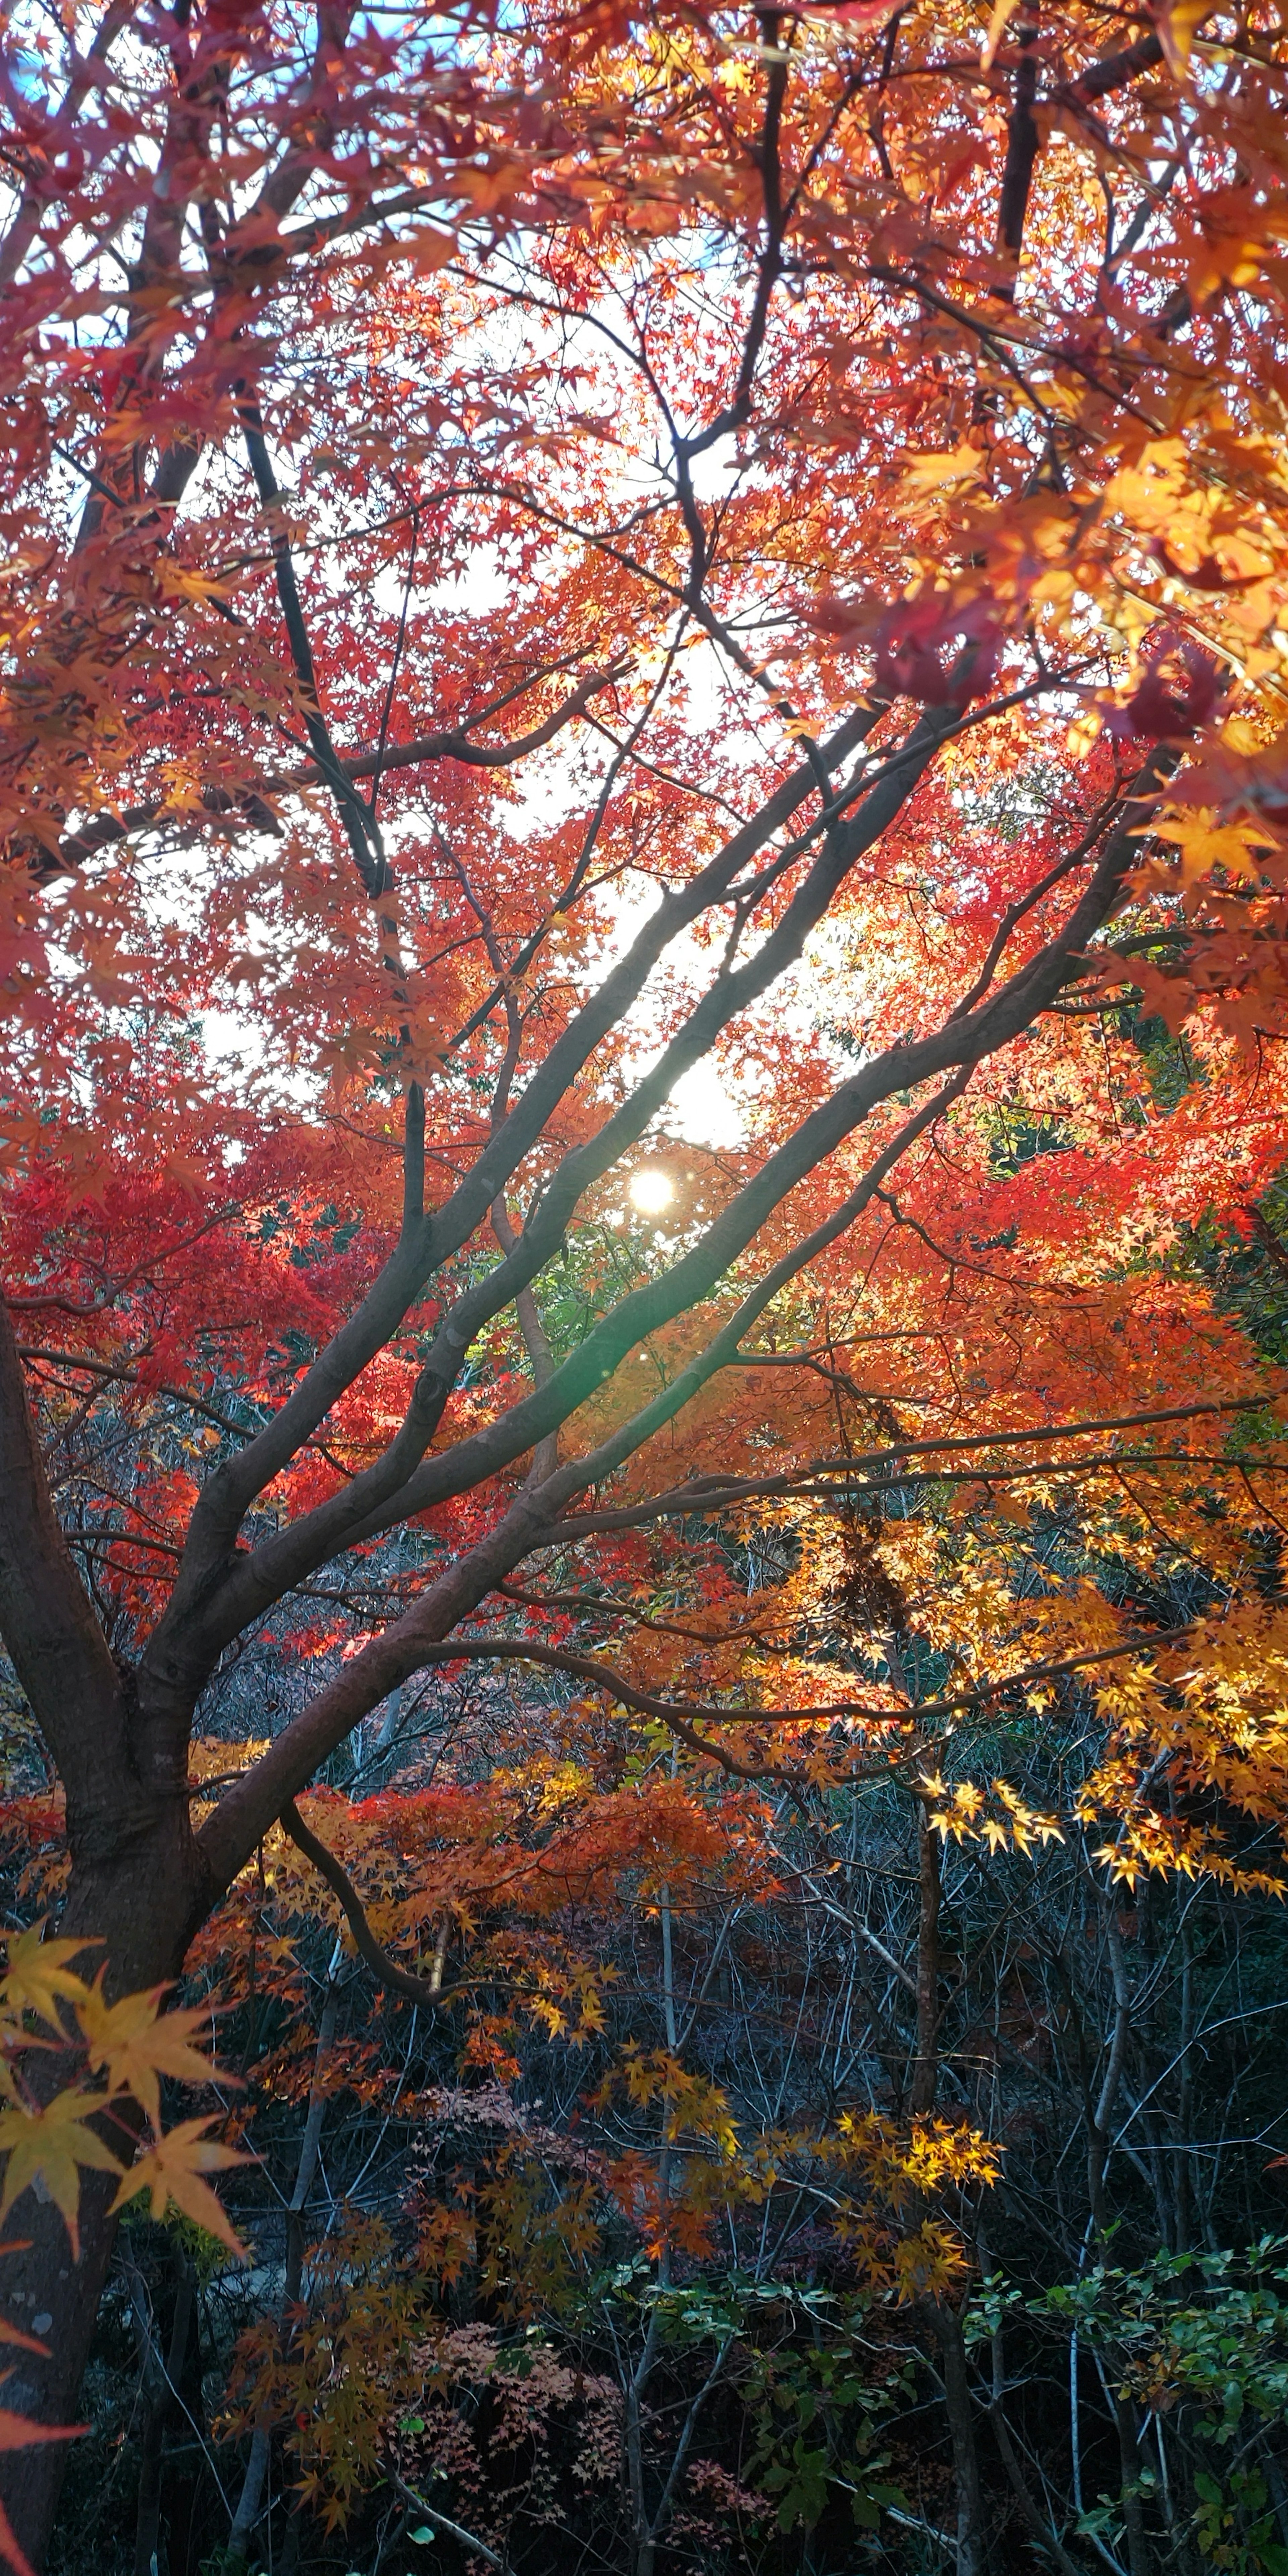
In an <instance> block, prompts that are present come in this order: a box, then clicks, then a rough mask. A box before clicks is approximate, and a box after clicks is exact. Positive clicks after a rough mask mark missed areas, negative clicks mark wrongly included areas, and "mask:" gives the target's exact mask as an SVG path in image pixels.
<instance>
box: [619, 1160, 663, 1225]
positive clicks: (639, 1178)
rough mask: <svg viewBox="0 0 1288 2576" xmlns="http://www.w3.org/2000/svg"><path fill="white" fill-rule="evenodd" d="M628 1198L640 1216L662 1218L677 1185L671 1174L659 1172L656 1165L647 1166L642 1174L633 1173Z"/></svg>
mask: <svg viewBox="0 0 1288 2576" xmlns="http://www.w3.org/2000/svg"><path fill="white" fill-rule="evenodd" d="M627 1196H628V1197H629V1199H630V1203H631V1206H632V1207H633V1208H635V1209H636V1210H637V1211H638V1213H639V1215H640V1216H660V1215H661V1214H662V1211H663V1209H664V1208H668V1207H669V1206H670V1204H671V1201H672V1199H673V1198H674V1196H675V1183H674V1181H673V1180H672V1178H671V1175H670V1173H669V1172H663V1171H659V1170H658V1168H657V1166H656V1164H651V1165H646V1167H645V1169H644V1170H643V1171H642V1172H634V1173H632V1175H631V1179H630V1182H629V1184H628V1189H627Z"/></svg>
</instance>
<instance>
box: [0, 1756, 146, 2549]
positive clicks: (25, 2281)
mask: <svg viewBox="0 0 1288 2576" xmlns="http://www.w3.org/2000/svg"><path fill="white" fill-rule="evenodd" d="M174 1810H175V1802H173V1801H171V1802H170V1812H169V1814H164V1813H163V1815H162V1816H161V1817H160V1818H159V1819H158V1820H157V1828H156V1830H155V1831H154V1832H153V1834H152V1835H150V1836H148V1837H144V1836H143V1835H139V1836H138V1838H137V1840H135V1841H134V1843H133V1847H132V1848H131V1849H130V1850H129V1852H128V1854H127V1855H126V1857H125V1859H124V1862H123V1864H122V1865H121V1866H119V1867H118V1868H116V1869H114V1870H108V1869H104V1868H98V1869H95V1868H87V1867H84V1866H77V1864H76V1862H75V1861H73V1869H72V1877H71V1883H70V1887H69V1892H68V1899H67V1904H66V1907H65V1909H64V1912H63V1914H62V1916H61V1918H60V1920H59V1924H58V1930H59V1932H60V1934H63V1935H67V1936H69V1937H70V1936H72V1935H74V1934H75V1933H77V1932H80V1931H84V1932H85V1934H86V1936H87V1937H88V1936H89V1934H90V1933H91V1931H93V1932H95V1933H97V1934H98V1935H99V1936H100V1938H101V1939H102V1940H103V1942H104V1945H105V1950H106V1958H107V1984H108V1991H109V1993H111V1994H113V1995H121V1994H132V1993H135V1992H137V1991H138V1990H139V1989H140V1988H141V1987H148V1986H155V1985H160V1984H162V1983H163V1982H165V1981H166V1980H168V1979H170V1978H172V1977H174V1976H176V1975H177V1974H178V1971H179V1969H180V1967H181V1965H182V1961H183V1953H184V1950H185V1947H186V1945H187V1940H188V1935H189V1924H190V1921H191V1906H192V1871H191V1866H190V1864H189V1866H188V1867H187V1868H185V1866H184V1859H185V1854H184V1849H183V1847H184V1845H188V1847H189V1849H190V1837H189V1835H188V1816H187V1805H186V1800H185V1802H184V1805H183V1808H182V1810H181V1811H180V1817H179V1830H178V1832H177V1833H176V1831H175V1825H174ZM101 1955H102V1954H101V1953H97V1952H95V1951H93V1950H90V1951H88V1952H87V1954H86V1961H85V1965H86V1967H87V1969H88V1970H90V1972H92V1971H93V1967H94V1962H95V1960H96V1958H97V1957H99V1956H101ZM81 2063H82V2061H81V2059H80V2057H79V2052H76V2053H73V2052H72V2051H70V2050H69V2051H67V2052H65V2053H64V2052H63V2051H51V2053H50V2055H49V2056H48V2057H38V2058H36V2059H35V2060H34V2061H33V2064H32V2066H31V2068H30V2070H29V2080H30V2081H31V2082H32V2084H33V2087H34V2088H35V2089H36V2090H37V2091H38V2092H39V2093H40V2094H41V2095H42V2096H45V2097H47V2096H48V2095H49V2094H51V2093H54V2092H56V2091H57V2090H58V2088H59V2086H60V2085H61V2084H64V2083H67V2082H69V2081H70V2080H71V2079H72V2077H73V2075H74V2074H75V2072H76V2071H77V2069H78V2068H79V2066H80V2064H81ZM123 2130H124V2131H125V2133H124V2134H123ZM105 2134H106V2135H107V2138H108V2143H109V2145H110V2146H111V2148H112V2150H113V2152H114V2154H116V2155H117V2156H119V2158H120V2160H121V2162H122V2164H128V2163H129V2162H130V2157H131V2153H132V2150H133V2143H134V2140H133V2137H132V2136H131V2135H130V2134H129V2132H128V2128H126V2119H125V2115H124V2114H123V2112H122V2110H120V2109H118V2110H117V2111H115V2112H114V2113H113V2118H112V2126H111V2127H110V2129H108V2130H107V2131H106V2133H105ZM134 2135H135V2136H137V2128H136V2129H135V2132H134ZM116 2189H117V2185H116V2178H115V2176H114V2175H112V2174H101V2173H96V2172H92V2171H90V2170H88V2169H84V2170H82V2173H81V2194H80V2212H79V2221H80V2226H79V2233H80V2259H79V2261H77V2260H75V2259H74V2258H73V2253H72V2247H71V2244H70V2242H69V2239H68V2235H67V2230H66V2228H65V2227H64V2225H63V2221H62V2218H61V2217H60V2215H59V2213H58V2211H57V2209H56V2208H55V2207H54V2204H53V2202H52V2201H51V2200H48V2199H44V2198H42V2197H40V2196H39V2194H38V2192H37V2191H36V2190H29V2191H26V2192H24V2193H23V2195H22V2197H21V2198H20V2199H19V2200H18V2201H17V2202H16V2203H15V2207H14V2215H13V2218H12V2220H11V2223H10V2224H11V2232H12V2234H13V2235H14V2236H15V2237H16V2238H17V2239H18V2240H19V2241H20V2242H21V2241H22V2240H24V2239H25V2240H26V2243H25V2248H24V2250H23V2251H22V2252H20V2253H14V2254H10V2255H7V2256H6V2257H5V2261H4V2270H3V2276H2V2295H3V2301H4V2308H5V2313H6V2314H7V2315H8V2316H9V2317H10V2318H11V2319H12V2321H13V2323H14V2324H15V2325H17V2326H20V2327H21V2328H22V2330H23V2332H24V2333H27V2334H37V2335H39V2337H40V2339H41V2340H42V2342H44V2343H46V2344H47V2345H48V2347H49V2355H48V2359H46V2360H42V2359H41V2358H40V2357H39V2356H38V2355H37V2354H35V2353H29V2352H19V2353H18V2354H17V2356H16V2358H17V2367H16V2368H15V2370H14V2371H13V2374H12V2376H11V2378H10V2379H9V2380H8V2382H7V2384H6V2387H5V2392H4V2402H5V2405H6V2406H7V2407H8V2408H10V2409H11V2410H12V2412H13V2413H14V2414H16V2415H27V2416H32V2417H34V2418H35V2420H36V2422H37V2423H41V2424H71V2423H75V2422H76V2420H77V2401H78V2398H79V2395H80V2384H81V2379H82V2377H83V2375H84V2369H85V2363H86V2360H87V2358H88V2354H89V2349H90V2344H91V2342H92V2339H93V2334H94V2325H95V2320H96V2318H97V2315H98V2309H99V2302H100V2300H101V2298H102V2295H103V2288H104V2284H105V2282H106V2279H107V2273H108V2266H109V2264H110V2262H111V2257H112V2247H113V2244H114V2242H115V2237H116V2220H115V2219H114V2218H110V2217H109V2216H108V2211H109V2209H110V2207H111V2204H112V2202H113V2200H114V2199H115V2197H116ZM70 2447H71V2446H70V2445H69V2444H67V2443H63V2442H46V2443H41V2444H39V2445H37V2446H36V2447H35V2448H32V2449H29V2450H23V2451H6V2452H3V2453H0V2497H2V2498H3V2501H4V2505H5V2510H6V2511H7V2513H8V2515H9V2519H10V2522H11V2523H12V2525H13V2529H14V2533H15V2535H16V2537H17V2539H18V2541H19V2543H20V2545H21V2547H22V2548H23V2549H25V2551H26V2553H27V2556H28V2557H29V2559H30V2560H31V2563H32V2566H33V2567H34V2568H36V2569H37V2570H39V2569H41V2568H42V2567H43V2565H44V2560H45V2553H46V2551H47V2549H48V2545H49V2536H50V2532H51V2529H52V2526H53V2520H54V2514H55V2512H56V2510H57V2504H58V2496H59V2492H60V2489H61V2486H62V2482H63V2477H64V2475H65V2473H66V2469H67V2462H68V2452H69V2449H70Z"/></svg>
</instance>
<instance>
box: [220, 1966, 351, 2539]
mask: <svg viewBox="0 0 1288 2576" xmlns="http://www.w3.org/2000/svg"><path fill="white" fill-rule="evenodd" d="M340 1956H341V1948H340V1943H339V1942H338V1941H337V1943H336V1945H335V1951H334V1953H333V1955H332V1959H331V1980H330V1983H329V1985H328V1987H327V1998H326V2002H325V2003H324V2005H323V2007H322V2019H321V2022H320V2023H319V2026H318V2044H317V2053H316V2055H315V2057H314V2060H313V2081H312V2083H311V2085H310V2087H309V2107H308V2113H307V2116H306V2119H305V2122H304V2137H303V2140H302V2142H301V2145H300V2159H299V2163H298V2165H297V2166H296V2169H295V2188H294V2190H293V2192H292V2193H291V2199H290V2206H289V2208H288V2210H287V2213H286V2277H285V2280H284V2282H283V2285H282V2305H281V2309H280V2312H279V2320H278V2324H279V2332H280V2333H281V2334H282V2335H284V2336H289V2334H290V2331H291V2326H290V2318H291V2310H292V2308H294V2307H295V2306H297V2305H298V2302H299V2296H300V2285H301V2282H302V2281H303V2278H304V2241H305V2235H306V2232H307V2231H306V2228H305V2212H306V2210H307V2206H308V2198H309V2194H310V2192H311V2191H312V2189H313V2177H314V2175H315V2173H316V2172H317V2165H318V2157H319V2155H320V2153H321V2150H322V2123H323V2120H324V2119H325V2117H326V2101H327V2096H326V2069H327V2060H328V2058H329V2057H330V2054H331V2048H332V2044H333V2042H334V2039H335V2022H336V1987H335V1975H336V1970H337V1968H338V1966H339V1964H340ZM272 2447H273V2422H272V2417H271V2416H270V2415H269V2414H267V2413H266V2414H263V2415H261V2416H260V2419H259V2422H258V2423H257V2424H256V2426H255V2430H254V2432H253V2433H252V2435H251V2437H250V2457H249V2459H248V2460H247V2462H246V2474H245V2476H244V2478H243V2479H242V2491H241V2494H240V2496H239V2497H238V2499H237V2511H236V2513H235V2514H234V2516H233V2521H232V2529H231V2531H230V2532H229V2535H228V2560H229V2565H230V2566H231V2567H244V2566H245V2564H246V2560H247V2557H248V2555H249V2553H250V2544H251V2534H252V2533H253V2531H254V2529H255V2526H256V2523H257V2522H258V2521H259V2518H260V2511H261V2506H262V2501H263V2494H264V2487H265V2484H266V2481H267V2478H268V2464H269V2460H270V2457H271V2455H272Z"/></svg>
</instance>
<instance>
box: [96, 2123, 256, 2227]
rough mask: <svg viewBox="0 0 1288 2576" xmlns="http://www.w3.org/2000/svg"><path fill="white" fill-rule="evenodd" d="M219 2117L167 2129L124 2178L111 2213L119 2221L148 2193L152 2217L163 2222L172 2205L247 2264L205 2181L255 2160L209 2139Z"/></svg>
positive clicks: (222, 2211)
mask: <svg viewBox="0 0 1288 2576" xmlns="http://www.w3.org/2000/svg"><path fill="white" fill-rule="evenodd" d="M216 2116H217V2115H216V2114H214V2113H212V2114H210V2116H209V2117H208V2118H206V2119H204V2120H181V2121H180V2122H179V2124H178V2126H177V2127H176V2128H173V2129H167V2131H166V2133H165V2136H164V2137H163V2138H158V2139H157V2141H156V2144H155V2146H151V2147H148V2148H147V2149H146V2150H145V2152H144V2154H143V2155H141V2156H140V2157H139V2159H138V2162H137V2164H134V2165H131V2167H130V2170H129V2172H128V2173H127V2174H125V2175H123V2177H122V2180H121V2185H120V2189H119V2190H118V2192H117V2195H116V2198H115V2200H114V2201H113V2203H112V2207H111V2210H110V2212H109V2215H110V2216H112V2217H115V2215H116V2212H117V2210H118V2209H123V2208H124V2207H125V2203H126V2201H127V2200H133V2199H134V2197H135V2194H136V2193H137V2192H140V2191H147V2192H150V2193H151V2195H152V2215H153V2217H154V2218H164V2216H165V2213H166V2210H167V2208H168V2207H169V2205H170V2203H171V2202H172V2201H173V2203H174V2206H175V2208H176V2209H181V2210H182V2211H183V2214H184V2217H185V2218H191V2219H192V2220H193V2222H194V2224H195V2225H196V2226H198V2227H202V2228H204V2229H205V2232H206V2234H207V2236H217V2237H218V2238H219V2241H220V2243H221V2244H222V2245H226V2246H227V2247H228V2248H229V2251H230V2252H231V2253H233V2254H235V2255H236V2257H237V2260H238V2262H239V2263H249V2261H250V2256H249V2254H248V2253H247V2251H246V2248H245V2246H244V2245H243V2244H242V2242H241V2239H240V2237H239V2236H237V2235H235V2234H234V2232H233V2229H232V2226H231V2224H230V2222H229V2220H228V2218H227V2216H226V2215H225V2212H224V2210H223V2208H222V2206H221V2204H220V2203H219V2201H218V2200H217V2199H216V2197H215V2194H214V2193H213V2191H212V2190H211V2188H210V2185H209V2183H205V2182H203V2181H202V2179H201V2177H202V2175H203V2174H208V2173H218V2172H219V2171H220V2170H221V2169H222V2168H223V2167H225V2166H227V2165H248V2164H253V2163H254V2162H255V2159H254V2157H253V2156H243V2155H239V2154H238V2151H237V2149H236V2147H221V2146H220V2145H219V2144H218V2142H217V2140H216V2139H214V2138H208V2137H207V2136H206V2135H205V2132H206V2130H207V2129H208V2128H210V2126H211V2125H212V2121H213V2119H214V2118H215V2117H216Z"/></svg>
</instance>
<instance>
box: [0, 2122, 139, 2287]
mask: <svg viewBox="0 0 1288 2576" xmlns="http://www.w3.org/2000/svg"><path fill="white" fill-rule="evenodd" d="M102 2107H103V2105H102V2103H101V2101H96V2100H95V2099H94V2098H93V2096H92V2095H90V2094H88V2093H81V2092H78V2091H77V2090H76V2087H75V2086H74V2085H68V2086H66V2087H65V2088H64V2090H63V2091H62V2092H61V2093H55V2095H54V2098H53V2100H52V2102H46V2103H44V2104H43V2105H42V2107H41V2108H40V2109H39V2110H37V2111H27V2110H24V2109H22V2107H21V2106H20V2105H18V2104H12V2105H10V2106H9V2107H8V2108H7V2109H5V2110H3V2111H0V2154H4V2155H7V2157H8V2160H9V2161H8V2163H7V2165H6V2166H5V2177H4V2192H3V2195H0V2219H3V2218H4V2217H5V2215H6V2213H7V2212H8V2211H9V2210H10V2209H12V2207H13V2204H14V2202H15V2200H17V2199H18V2197H19V2195H20V2193H22V2192H24V2191H26V2189H27V2187H28V2185H29V2184H30V2183H34V2182H35V2180H36V2177H37V2175H39V2176H40V2179H41V2180H42V2182H43V2183H44V2186H45V2189H46V2191H47V2192H48V2194H49V2197H50V2199H51V2200H52V2201H53V2202H54V2205H55V2207H56V2208H58V2209H59V2210H61V2212H62V2217H63V2224H64V2226H65V2227H66V2229H67V2233H68V2235H69V2237H70V2238H71V2243H72V2253H73V2256H74V2258H75V2260H76V2261H77V2262H79V2261H80V2236H79V2234H78V2231H77V2226H76V2212H77V2208H78V2206H79V2203H80V2182H79V2179H78V2173H77V2168H78V2166H81V2165H92V2166H93V2167H94V2169H95V2171H96V2172H97V2173H119V2172H120V2170H121V2164H120V2158H119V2157H118V2156H114V2155H113V2153H112V2150H111V2148H110V2147H109V2146H107V2145H106V2144H105V2142H104V2140H103V2139H102V2138H100V2137H99V2136H98V2134H97V2132H96V2131H95V2130H94V2129H89V2128H87V2127H86V2125H85V2123H86V2121H87V2120H92V2119H93V2118H94V2115H95V2113H96V2112H98V2111H101V2110H102Z"/></svg>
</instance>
